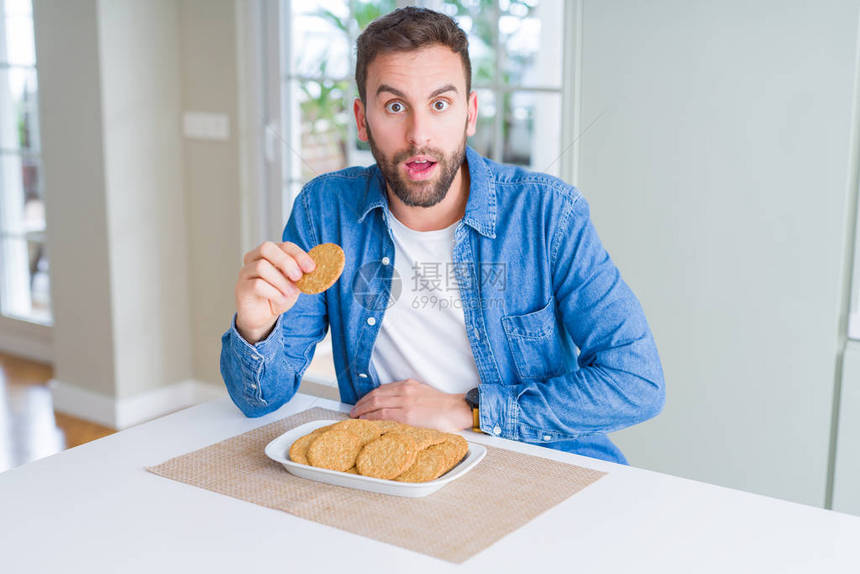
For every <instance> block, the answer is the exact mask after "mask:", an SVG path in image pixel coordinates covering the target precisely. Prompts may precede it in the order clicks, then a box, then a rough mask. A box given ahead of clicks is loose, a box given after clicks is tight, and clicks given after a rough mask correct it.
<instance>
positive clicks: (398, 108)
mask: <svg viewBox="0 0 860 574" xmlns="http://www.w3.org/2000/svg"><path fill="white" fill-rule="evenodd" d="M404 109H405V107H404V106H403V104H401V103H400V102H397V101H395V102H389V103H387V104H385V110H386V111H388V112H391V113H392V114H399V113H400V112H402V111H403V110H404Z"/></svg>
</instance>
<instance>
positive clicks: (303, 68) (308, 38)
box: [292, 0, 354, 78]
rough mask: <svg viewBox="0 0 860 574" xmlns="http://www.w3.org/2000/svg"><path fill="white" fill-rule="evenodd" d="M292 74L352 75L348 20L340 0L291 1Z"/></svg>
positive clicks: (310, 75)
mask: <svg viewBox="0 0 860 574" xmlns="http://www.w3.org/2000/svg"><path fill="white" fill-rule="evenodd" d="M292 6H293V33H292V38H293V45H292V46H293V48H292V49H293V70H292V73H293V74H294V75H301V76H309V77H313V78H318V77H335V78H348V77H350V76H352V75H353V73H354V70H353V65H352V43H351V42H350V38H351V34H352V32H351V30H350V28H351V24H350V22H351V19H350V17H349V7H348V6H347V3H346V2H345V1H343V0H329V1H320V2H292Z"/></svg>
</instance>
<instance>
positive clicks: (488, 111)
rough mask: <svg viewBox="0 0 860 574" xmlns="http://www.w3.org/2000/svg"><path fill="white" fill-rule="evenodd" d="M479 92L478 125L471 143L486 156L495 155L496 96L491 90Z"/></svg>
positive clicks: (470, 139)
mask: <svg viewBox="0 0 860 574" xmlns="http://www.w3.org/2000/svg"><path fill="white" fill-rule="evenodd" d="M477 92H478V125H477V129H476V130H475V135H473V136H472V137H471V138H469V145H470V146H472V147H473V148H474V149H475V151H477V152H478V153H479V154H481V155H482V156H484V157H487V158H490V159H492V157H493V150H494V146H493V132H494V130H495V127H494V125H495V118H496V98H495V95H494V94H493V92H491V91H490V90H477Z"/></svg>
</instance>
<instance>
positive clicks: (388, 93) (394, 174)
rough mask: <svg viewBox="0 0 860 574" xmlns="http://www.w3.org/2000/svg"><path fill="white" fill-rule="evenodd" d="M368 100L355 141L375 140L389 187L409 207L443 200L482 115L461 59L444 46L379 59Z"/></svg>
mask: <svg viewBox="0 0 860 574" xmlns="http://www.w3.org/2000/svg"><path fill="white" fill-rule="evenodd" d="M365 97H366V99H367V102H366V105H364V104H362V102H361V100H358V99H356V100H355V106H354V111H355V119H356V123H357V126H358V137H359V139H361V140H362V141H367V142H369V143H370V149H371V151H372V152H373V157H374V158H375V159H376V162H377V164H379V168H380V170H382V174H383V175H384V176H385V180H386V182H387V183H388V186H389V188H390V189H391V190H392V191H393V192H394V193H395V194H396V195H397V197H398V198H400V200H401V201H403V203H405V204H406V205H410V206H420V207H431V206H433V205H436V204H437V203H439V202H440V201H442V200H443V199H444V198H445V196H446V194H447V193H448V190H449V189H450V188H451V183H452V182H453V181H454V178H455V177H456V176H457V172H458V170H459V169H460V166H461V165H462V164H463V159H464V157H465V155H466V137H467V136H471V135H473V134H474V133H475V121H476V119H477V115H478V114H477V111H478V100H477V96H476V95H475V94H474V93H472V94H466V76H465V72H464V69H463V63H462V61H461V60H460V56H459V55H458V54H456V53H455V52H454V51H452V50H451V49H450V48H448V47H446V46H442V45H434V46H429V47H426V48H421V49H420V50H415V51H413V52H396V53H391V54H383V55H381V56H377V57H376V58H375V59H374V60H373V61H372V62H371V63H370V65H369V66H368V68H367V81H366V83H365Z"/></svg>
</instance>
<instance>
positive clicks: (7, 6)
mask: <svg viewBox="0 0 860 574" xmlns="http://www.w3.org/2000/svg"><path fill="white" fill-rule="evenodd" d="M38 93H39V90H38V80H37V74H36V56H35V46H34V41H33V12H32V6H31V3H30V0H5V1H4V2H2V25H0V314H2V315H4V316H8V317H15V318H19V319H24V320H27V321H31V322H36V323H44V324H49V323H50V322H51V310H50V290H49V279H48V255H47V252H46V249H45V210H44V189H43V186H42V178H41V173H42V169H41V155H40V146H39V117H38V105H37V102H38Z"/></svg>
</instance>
